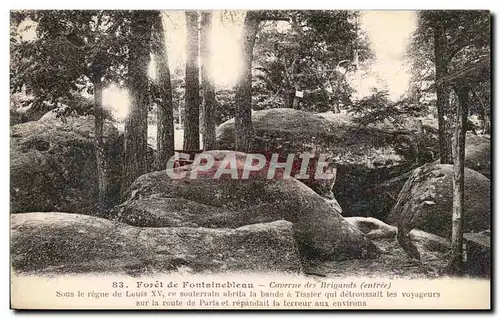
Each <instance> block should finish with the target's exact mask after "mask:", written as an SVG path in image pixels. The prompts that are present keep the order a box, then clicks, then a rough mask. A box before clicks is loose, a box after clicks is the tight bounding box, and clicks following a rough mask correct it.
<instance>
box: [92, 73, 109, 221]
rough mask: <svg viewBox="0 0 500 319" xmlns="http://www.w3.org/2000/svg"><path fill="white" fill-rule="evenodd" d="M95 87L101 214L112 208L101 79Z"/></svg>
mask: <svg viewBox="0 0 500 319" xmlns="http://www.w3.org/2000/svg"><path fill="white" fill-rule="evenodd" d="M93 86H94V119H95V122H94V125H95V137H94V138H95V149H96V152H95V156H96V162H97V192H98V194H97V199H98V209H99V213H100V214H104V213H105V212H106V210H107V209H109V208H111V207H110V198H109V196H108V190H109V187H108V177H107V174H106V148H105V145H104V140H103V127H104V112H103V108H102V89H103V85H102V82H101V79H100V77H99V78H95V79H94V80H93Z"/></svg>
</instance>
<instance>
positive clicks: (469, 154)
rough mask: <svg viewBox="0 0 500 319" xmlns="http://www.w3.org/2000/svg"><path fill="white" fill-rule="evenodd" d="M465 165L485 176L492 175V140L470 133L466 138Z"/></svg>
mask: <svg viewBox="0 0 500 319" xmlns="http://www.w3.org/2000/svg"><path fill="white" fill-rule="evenodd" d="M465 166H466V167H468V168H470V169H473V170H475V171H477V172H479V173H481V174H483V175H484V176H486V177H488V178H490V176H491V168H490V167H491V140H490V139H489V138H487V137H485V136H480V135H472V134H468V135H467V137H466V138H465Z"/></svg>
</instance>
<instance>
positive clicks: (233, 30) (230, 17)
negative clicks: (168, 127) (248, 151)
mask: <svg viewBox="0 0 500 319" xmlns="http://www.w3.org/2000/svg"><path fill="white" fill-rule="evenodd" d="M243 13H244V12H233V13H232V14H229V13H228V12H224V11H214V12H213V20H212V36H211V43H210V49H211V52H212V54H211V57H210V58H211V61H210V62H211V67H210V70H209V75H210V76H211V77H212V80H213V81H214V84H215V87H216V89H228V88H232V87H233V86H234V85H235V84H236V81H237V80H238V76H239V75H240V72H241V67H242V63H241V42H240V41H241V32H242V27H243V18H244V14H243ZM163 27H164V29H165V31H166V35H167V41H166V44H167V47H166V50H167V52H168V59H169V65H170V72H171V74H172V75H174V73H176V74H180V75H181V76H182V77H183V76H184V68H185V63H186V20H185V14H184V11H166V12H164V14H163ZM148 73H149V76H150V78H151V79H153V80H154V79H155V63H154V61H152V62H151V63H150V65H149V70H148ZM103 99H104V105H105V106H106V107H108V108H109V109H110V110H111V112H112V114H113V116H114V117H115V118H116V119H117V120H124V119H125V118H126V116H127V114H128V110H129V104H130V102H129V101H128V92H127V91H126V89H125V88H118V87H117V86H116V85H110V86H109V87H108V88H107V89H106V90H105V91H104V92H103ZM174 103H176V101H174Z"/></svg>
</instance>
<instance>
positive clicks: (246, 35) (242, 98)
mask: <svg viewBox="0 0 500 319" xmlns="http://www.w3.org/2000/svg"><path fill="white" fill-rule="evenodd" d="M259 23H260V19H259V18H258V17H257V16H256V14H255V12H254V11H249V12H247V14H246V16H245V22H244V26H243V56H242V59H243V67H242V72H241V77H240V80H239V81H238V85H237V87H236V94H235V100H236V114H235V118H234V119H235V122H234V123H235V137H236V150H237V151H242V152H248V150H249V149H250V147H251V144H252V140H253V125H252V62H253V47H254V45H255V37H256V35H257V31H258V28H259Z"/></svg>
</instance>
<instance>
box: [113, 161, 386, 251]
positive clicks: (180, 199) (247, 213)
mask: <svg viewBox="0 0 500 319" xmlns="http://www.w3.org/2000/svg"><path fill="white" fill-rule="evenodd" d="M205 154H212V155H213V156H214V165H213V167H212V169H211V170H208V171H205V172H201V171H199V172H198V176H197V178H195V179H190V178H189V176H190V174H191V172H192V171H193V170H195V169H196V165H195V164H192V165H187V166H182V167H179V168H177V169H175V170H174V172H176V174H177V173H178V174H180V173H181V172H184V173H187V175H186V177H185V178H181V179H172V178H170V177H169V171H159V172H152V173H148V174H145V175H143V176H141V177H139V178H138V179H137V180H136V181H135V182H134V183H133V184H132V186H131V187H130V188H129V189H128V190H127V193H126V195H127V200H126V201H125V202H124V203H122V204H121V205H120V206H118V207H116V209H115V211H114V213H115V215H114V216H113V217H111V218H117V219H118V220H120V221H122V222H125V223H127V224H130V225H134V226H143V227H166V226H168V227H174V226H175V227H182V226H189V227H209V228H237V227H241V226H244V225H248V224H254V223H264V222H272V221H276V220H281V219H284V220H287V221H289V222H292V223H293V224H294V230H295V237H296V239H297V243H298V244H299V248H300V249H301V252H302V253H303V254H304V255H306V256H308V257H310V258H330V259H342V258H353V257H367V256H373V255H375V254H376V252H377V249H376V247H375V246H373V244H372V243H371V242H370V241H369V240H367V239H366V238H365V237H364V236H363V234H362V233H361V232H359V231H358V230H356V229H355V228H353V227H352V226H351V225H349V224H348V223H347V222H346V221H345V220H344V219H343V218H342V216H341V215H340V214H339V213H338V212H337V211H335V210H334V208H333V206H332V205H330V204H329V203H328V202H327V201H326V200H325V199H324V198H322V197H321V196H319V195H317V194H316V193H315V192H314V191H312V190H311V189H310V188H308V187H307V186H306V185H304V184H303V183H301V182H299V181H298V180H296V179H293V178H290V179H282V178H278V179H267V178H266V176H265V174H264V175H261V174H259V173H257V174H251V175H250V176H249V179H242V178H238V179H231V178H227V175H222V176H225V178H221V179H216V178H214V176H215V173H216V171H217V170H218V169H219V167H220V164H221V163H222V162H223V159H224V158H225V156H227V155H228V154H233V155H234V156H236V159H237V163H236V164H237V166H238V167H237V171H238V176H239V177H241V173H242V171H241V170H242V167H243V166H244V162H245V156H246V154H244V153H235V152H231V151H225V152H224V151H210V152H205ZM223 167H225V166H223ZM277 176H279V173H278V174H277Z"/></svg>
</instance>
